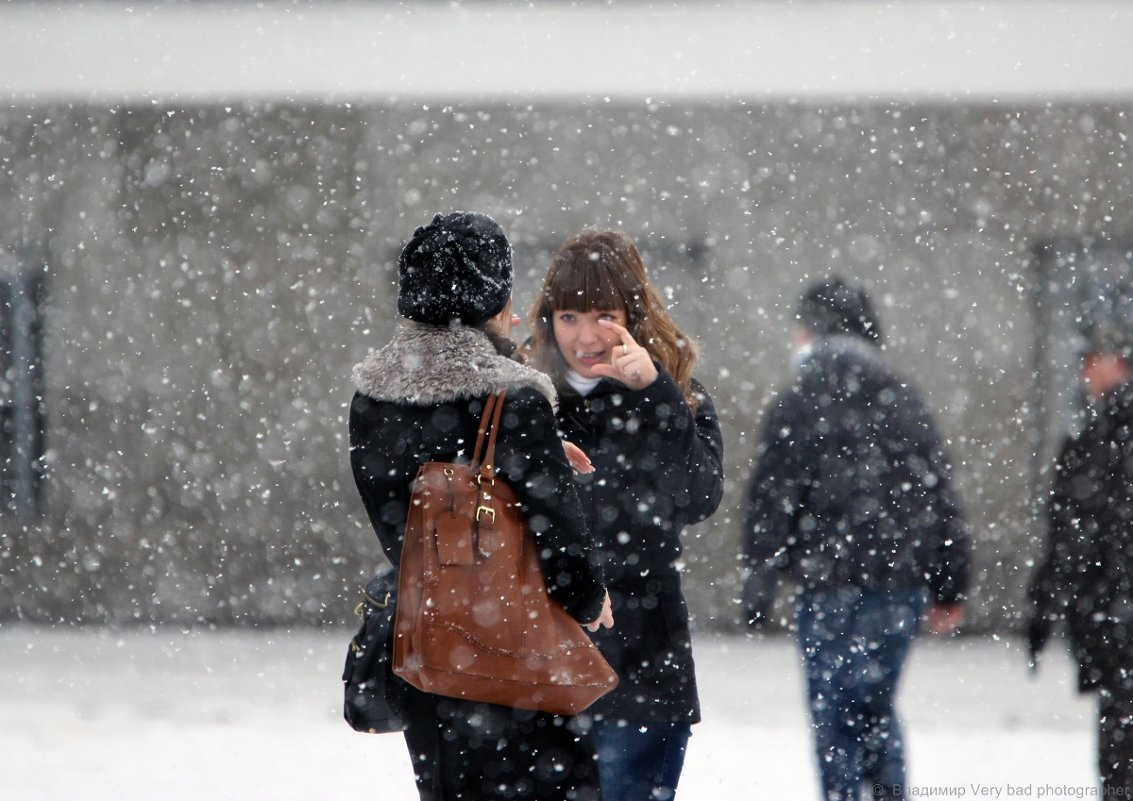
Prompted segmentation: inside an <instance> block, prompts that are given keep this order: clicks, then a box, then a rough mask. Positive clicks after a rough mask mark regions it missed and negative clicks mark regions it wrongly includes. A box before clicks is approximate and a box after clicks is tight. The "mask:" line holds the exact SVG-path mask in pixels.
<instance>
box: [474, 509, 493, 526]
mask: <svg viewBox="0 0 1133 801" xmlns="http://www.w3.org/2000/svg"><path fill="white" fill-rule="evenodd" d="M481 512H487V513H488V514H489V515H491V517H492V525H495V524H496V510H495V509H493V508H492V507H491V506H477V507H476V522H477V523H479V522H480V513H481Z"/></svg>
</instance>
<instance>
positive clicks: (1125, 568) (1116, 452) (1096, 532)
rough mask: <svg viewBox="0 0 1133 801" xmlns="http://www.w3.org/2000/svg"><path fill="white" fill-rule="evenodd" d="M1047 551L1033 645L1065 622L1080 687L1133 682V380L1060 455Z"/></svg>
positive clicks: (1038, 577) (1038, 578)
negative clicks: (1051, 626) (1055, 625)
mask: <svg viewBox="0 0 1133 801" xmlns="http://www.w3.org/2000/svg"><path fill="white" fill-rule="evenodd" d="M1049 522H1050V534H1049V540H1048V544H1047V551H1046V557H1045V559H1044V561H1043V563H1042V565H1041V566H1040V567H1039V569H1038V570H1037V571H1036V573H1035V577H1034V579H1033V581H1032V583H1031V588H1030V599H1031V601H1032V603H1033V613H1034V618H1033V622H1032V628H1031V632H1030V636H1031V640H1032V643H1031V644H1032V650H1033V651H1035V652H1037V651H1039V650H1041V648H1042V645H1043V644H1044V643H1045V641H1046V635H1047V632H1048V631H1049V628H1050V625H1051V624H1052V623H1058V622H1061V621H1065V622H1066V625H1067V628H1068V629H1069V633H1070V641H1071V645H1072V648H1073V651H1074V655H1075V657H1076V659H1077V661H1078V668H1079V670H1078V683H1079V688H1080V689H1081V690H1083V691H1086V690H1091V689H1095V688H1097V687H1111V688H1116V687H1122V686H1124V687H1126V688H1130V687H1133V676H1129V675H1126V671H1130V670H1133V383H1126V384H1123V385H1121V386H1119V387H1117V388H1115V389H1113V390H1112V391H1110V392H1108V393H1106V394H1105V395H1103V396H1102V399H1101V402H1100V403H1099V405H1098V407H1097V408H1096V410H1095V411H1094V414H1093V416H1092V419H1091V420H1090V422H1089V424H1088V425H1087V426H1086V428H1085V429H1084V430H1083V431H1082V432H1081V434H1079V435H1078V436H1077V437H1075V438H1072V439H1070V440H1068V441H1067V442H1066V444H1065V446H1064V447H1063V449H1062V452H1061V454H1060V456H1059V458H1058V464H1057V469H1056V472H1055V478H1054V485H1053V488H1052V491H1051V496H1050V505H1049Z"/></svg>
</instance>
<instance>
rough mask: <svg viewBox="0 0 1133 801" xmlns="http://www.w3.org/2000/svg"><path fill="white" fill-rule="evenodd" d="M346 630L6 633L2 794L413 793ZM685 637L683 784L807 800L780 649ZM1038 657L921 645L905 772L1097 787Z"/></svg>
mask: <svg viewBox="0 0 1133 801" xmlns="http://www.w3.org/2000/svg"><path fill="white" fill-rule="evenodd" d="M351 633H352V632H348V631H346V630H326V631H322V632H313V631H310V630H290V631H289V630H285V629H280V630H278V631H274V632H250V631H222V632H204V631H193V632H184V633H179V632H176V631H170V630H157V631H153V632H150V631H144V630H136V629H135V630H126V631H99V632H96V631H80V632H75V631H67V630H49V629H40V628H28V627H20V626H17V627H5V629H4V630H3V631H2V632H0V755H2V757H0V759H2V763H0V767H2V770H0V798H3V799H11V801H55V800H56V799H63V798H81V799H83V800H84V801H152V800H153V799H161V800H162V801H201V799H209V801H244V800H245V799H257V801H311V799H319V798H381V799H388V801H410V799H414V798H416V793H415V789H414V787H413V779H412V771H411V769H410V765H409V760H408V757H407V756H406V752H405V746H404V741H403V740H402V739H401V737H400V735H363V734H357V733H355V732H353V731H352V730H351V729H350V728H349V727H348V726H347V725H346V723H345V722H344V721H343V720H342V716H341V704H342V692H341V683H340V682H339V681H338V676H339V674H340V672H341V668H342V662H343V659H344V658H345V653H346V643H347V642H348V641H349V638H350V635H351ZM694 650H695V654H696V659H697V667H698V681H699V684H700V690H701V698H702V702H703V713H704V722H703V723H701V724H700V725H698V726H696V727H694V729H693V737H692V741H691V744H690V746H689V753H688V760H687V763H686V767H685V771H684V774H683V776H682V779H681V789H680V792H679V794H678V795H679V797H680V798H682V799H683V800H684V801H722V800H723V799H730V800H732V801H740V799H758V798H780V799H785V798H800V799H804V798H815V797H817V794H818V790H817V783H816V780H815V769H814V764H813V762H812V759H811V756H810V740H809V733H808V729H807V721H806V717H805V711H804V704H803V689H802V683H801V677H800V673H799V667H798V659H797V655H796V651H795V648H794V644H793V642H792V641H791V640H789V639H787V638H785V637H781V636H772V637H757V638H754V639H748V638H744V637H702V638H700V639H698V640H697V642H696V643H695V645H694ZM1048 656H1049V658H1048V659H1047V660H1046V661H1045V662H1044V663H1043V665H1042V667H1041V669H1040V672H1039V674H1038V676H1037V678H1031V677H1030V676H1029V675H1028V673H1027V671H1026V667H1025V657H1024V656H1023V653H1022V652H1021V651H1020V646H1019V644H1018V643H1016V642H1013V641H1010V640H1003V639H994V638H989V639H982V638H961V639H953V640H947V641H941V640H934V639H927V638H926V639H922V640H920V641H919V642H918V644H917V645H916V647H915V648H914V650H913V653H912V657H911V660H910V664H909V668H908V671H907V674H906V676H905V680H904V687H903V690H902V693H901V697H900V708H901V710H902V712H903V714H904V719H905V724H906V734H907V737H908V741H909V771H910V774H909V785H910V786H911V787H915V788H925V793H924V794H925V795H934V794H939V793H940V792H941V791H940V790H939V789H936V790H935V791H933V790H932V788H946V787H950V788H961V789H962V790H963V791H964V793H965V795H964V796H963V797H966V798H977V797H979V795H978V794H977V792H976V790H975V788H974V786H975V785H981V786H983V787H984V788H986V789H987V790H988V792H989V793H990V794H989V795H988V796H987V797H991V798H996V797H1002V798H1006V797H1007V794H1008V792H1009V788H1011V789H1015V790H1019V789H1020V788H1028V787H1029V788H1030V789H1029V791H1028V792H1017V793H1016V797H1022V798H1026V799H1038V798H1082V797H1090V796H1089V795H1088V794H1091V793H1093V792H1095V791H1094V787H1095V786H1096V785H1095V778H1094V777H1095V772H1094V757H1093V753H1094V739H1093V725H1094V724H1093V722H1092V720H1093V715H1094V707H1093V705H1092V704H1093V701H1092V700H1090V699H1084V698H1082V697H1079V696H1078V695H1076V693H1075V692H1074V689H1073V688H1074V680H1073V673H1072V671H1071V670H1070V666H1069V661H1068V659H1067V658H1066V655H1065V653H1064V652H1063V650H1062V649H1059V648H1057V647H1055V648H1051V649H1048ZM995 791H998V793H999V795H998V796H997V795H996V794H995ZM953 797H955V796H953Z"/></svg>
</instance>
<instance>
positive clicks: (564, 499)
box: [496, 389, 606, 623]
mask: <svg viewBox="0 0 1133 801" xmlns="http://www.w3.org/2000/svg"><path fill="white" fill-rule="evenodd" d="M496 463H497V465H498V468H499V470H500V471H501V473H502V474H503V475H504V477H505V478H506V480H507V481H508V483H509V485H510V486H511V487H512V489H514V490H515V494H516V496H517V497H518V498H519V502H520V504H521V506H522V508H523V511H524V513H525V514H526V517H527V525H528V529H529V530H530V531H531V533H532V535H533V536H534V537H535V541H536V543H537V545H538V553H539V559H540V563H541V565H542V568H543V575H544V577H545V579H546V581H547V590H548V592H549V593H550V594H551V596H552V597H553V598H555V599H556V600H558V601H559V602H560V603H561V604H562V605H563V607H564V608H565V609H566V610H567V612H568V613H569V614H570V615H571V616H572V617H574V618H575V619H576V620H578V621H579V622H580V623H589V622H591V621H593V620H595V619H597V617H598V615H599V614H601V611H602V602H603V600H604V598H605V592H606V590H605V582H604V578H603V575H602V568H601V565H600V564H599V561H598V558H597V555H596V552H595V549H594V547H593V543H592V541H591V537H590V532H589V530H588V529H587V528H586V521H585V517H584V514H583V511H582V506H581V504H580V502H579V499H578V494H577V490H576V489H575V486H574V477H573V475H572V472H571V467H570V464H569V462H568V461H567V459H566V455H565V452H564V451H563V443H562V440H560V439H559V437H558V433H557V431H556V428H555V419H554V413H553V411H552V410H551V405H550V403H548V402H547V400H546V399H545V398H544V397H543V396H542V395H539V394H538V393H537V392H535V391H534V390H530V389H524V390H519V391H513V392H509V393H508V395H507V400H506V403H505V406H504V411H503V416H502V418H501V424H500V434H499V439H498V441H497V444H496Z"/></svg>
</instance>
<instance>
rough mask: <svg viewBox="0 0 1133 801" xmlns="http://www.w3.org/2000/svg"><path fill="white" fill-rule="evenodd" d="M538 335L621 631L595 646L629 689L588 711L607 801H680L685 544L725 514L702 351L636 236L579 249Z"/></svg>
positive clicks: (547, 282)
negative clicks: (689, 529) (583, 461)
mask: <svg viewBox="0 0 1133 801" xmlns="http://www.w3.org/2000/svg"><path fill="white" fill-rule="evenodd" d="M528 324H529V327H530V329H531V339H530V340H529V341H528V342H527V344H526V346H525V350H526V352H527V355H528V356H529V358H530V360H531V363H532V365H533V366H535V367H536V368H538V369H540V370H542V371H544V372H546V373H548V374H549V375H550V376H551V377H552V379H553V381H554V383H555V387H556V389H558V391H559V407H558V411H557V412H556V420H557V421H558V424H559V429H560V431H561V432H562V433H563V436H564V437H565V439H567V440H569V441H571V442H573V443H575V444H577V445H578V446H580V447H581V448H582V450H583V451H585V452H586V454H587V455H588V456H589V457H590V460H591V462H592V464H593V466H594V471H593V472H591V473H589V474H585V475H576V476H575V480H576V483H577V484H578V488H579V495H580V497H581V499H582V505H583V508H584V510H585V513H586V518H587V524H588V526H589V528H590V532H591V535H592V536H593V538H594V542H595V547H596V548H597V549H598V551H599V553H600V554H601V556H602V559H603V563H604V568H605V573H606V581H607V588H608V590H609V592H610V596H611V599H612V601H613V608H614V616H615V617H616V619H617V621H618V626H617V629H616V630H614V631H610V632H599V633H598V634H597V635H596V637H595V641H596V642H597V644H598V646H599V648H601V650H602V652H603V654H605V656H606V659H607V660H608V661H609V662H610V664H611V665H612V666H613V667H614V669H615V670H617V672H618V676H619V678H620V683H619V685H618V687H617V688H616V689H615V690H614V691H613V692H611V693H610V694H609V695H607V696H605V697H603V698H601V699H599V701H598V702H597V703H595V705H594V706H593V707H591V708H590V709H589V710H588V713H589V714H592V715H593V716H594V729H593V731H594V733H595V738H596V744H597V747H598V768H599V774H600V778H601V783H602V793H603V797H604V798H605V800H606V801H631V800H632V801H646V799H656V798H666V799H671V798H673V797H674V794H675V791H676V786H677V781H678V779H679V778H680V773H681V768H682V766H683V764H684V754H685V749H686V746H687V742H688V737H689V734H690V732H691V730H690V727H691V725H692V724H693V723H696V722H698V721H699V720H700V705H699V700H698V697H697V691H696V675H695V672H694V665H693V659H692V643H691V639H690V636H689V623H688V609H687V607H686V605H685V600H684V596H683V593H682V591H681V576H680V570H679V568H678V567H677V561H678V559H679V558H680V555H681V551H682V548H681V542H680V533H681V529H682V528H683V527H684V526H686V525H689V524H692V523H696V522H699V521H701V520H704V519H705V518H707V517H708V516H709V515H710V514H712V513H713V512H714V511H715V510H716V507H717V506H718V505H719V503H720V498H721V495H722V493H723V471H722V467H721V464H722V459H723V441H722V437H721V434H720V425H719V421H718V420H717V417H716V412H715V409H714V407H713V405H712V400H711V399H710V398H709V397H708V394H707V393H706V392H705V390H704V387H703V386H702V385H701V384H700V383H699V382H697V381H696V379H694V378H693V377H692V370H693V367H694V365H695V364H696V356H697V352H696V348H695V346H694V345H693V343H692V341H691V340H690V339H689V338H688V337H687V336H685V335H684V334H683V333H682V332H681V331H680V329H679V328H678V327H677V326H676V324H675V323H674V322H673V320H672V318H670V316H669V314H668V311H667V310H666V309H665V305H664V303H663V302H662V300H661V298H660V296H659V294H658V293H657V291H656V289H655V288H654V287H653V285H652V284H651V283H650V281H649V277H648V275H647V273H646V269H645V264H644V262H643V261H642V258H641V253H640V252H639V251H638V249H637V247H636V245H634V243H633V241H632V240H631V239H630V238H629V237H628V236H626V235H625V234H623V233H620V232H614V231H588V232H583V233H581V234H578V235H577V236H575V237H572V238H571V239H570V240H568V241H567V242H566V243H565V244H564V245H563V246H562V247H561V248H560V249H559V251H558V252H557V253H556V254H555V256H554V258H553V259H552V262H551V266H550V269H549V270H548V272H547V276H546V278H545V279H544V282H543V286H542V289H541V291H540V293H539V295H538V297H537V298H536V300H535V303H534V305H533V307H532V309H531V313H530V315H529V318H528Z"/></svg>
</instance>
